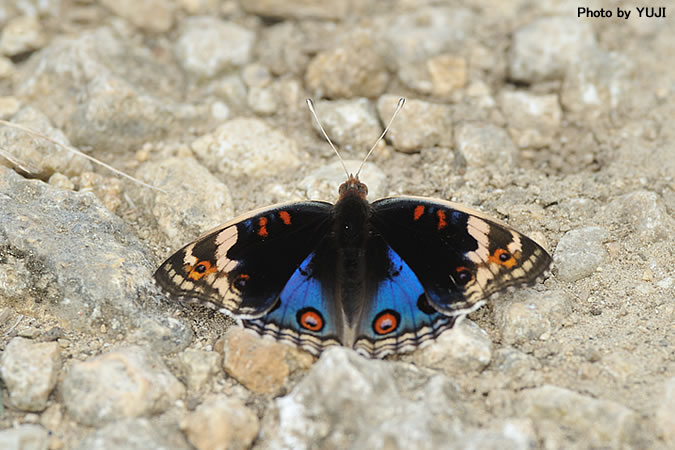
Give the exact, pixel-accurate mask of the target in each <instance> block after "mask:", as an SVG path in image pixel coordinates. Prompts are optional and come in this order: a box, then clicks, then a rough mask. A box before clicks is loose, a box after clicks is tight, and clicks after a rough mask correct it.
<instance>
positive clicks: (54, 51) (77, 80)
mask: <svg viewBox="0 0 675 450" xmlns="http://www.w3.org/2000/svg"><path fill="white" fill-rule="evenodd" d="M159 79H161V80H162V82H161V83H158V82H157V80H159ZM18 80H19V84H18V87H17V92H18V95H19V97H20V98H21V99H22V100H24V101H26V102H27V103H30V104H31V105H32V106H34V107H36V108H38V109H39V110H40V111H42V112H43V113H44V114H45V115H47V117H49V118H50V120H51V121H52V123H54V125H55V126H56V127H57V128H59V129H61V130H63V131H64V132H65V134H66V135H67V136H68V139H70V141H71V142H72V143H73V145H74V146H76V147H85V146H91V147H95V148H96V149H97V150H98V151H101V152H106V151H109V152H112V153H119V152H125V151H127V150H129V149H134V150H135V149H137V148H138V147H140V146H141V145H143V144H144V143H146V142H148V141H153V140H156V139H161V138H163V137H165V136H167V135H168V134H169V131H171V132H173V133H175V134H182V131H181V127H177V126H176V122H177V121H179V120H181V119H186V120H190V119H192V120H194V119H197V118H199V120H200V121H203V117H199V116H198V112H197V111H196V110H195V108H194V107H192V106H190V105H185V104H182V103H178V102H176V101H173V100H172V96H173V95H175V92H176V90H178V88H177V86H178V85H180V84H181V83H182V72H181V71H180V70H179V69H178V68H177V67H175V66H171V65H170V63H169V62H168V61H166V60H162V61H160V60H158V59H157V57H156V56H154V54H153V52H152V51H151V50H150V49H148V48H145V47H143V46H141V45H139V44H138V43H136V42H134V43H131V42H129V41H127V40H126V39H125V38H123V37H121V36H120V35H119V34H117V33H115V32H114V31H112V30H111V29H110V28H99V29H97V30H94V31H88V32H82V33H80V34H78V35H77V36H76V37H73V38H70V39H55V40H53V41H51V42H50V44H49V45H48V46H47V47H45V48H44V49H42V50H40V52H38V53H37V54H35V55H33V57H31V58H30V60H29V61H28V63H27V64H24V65H22V66H21V73H20V74H19V75H18Z"/></svg>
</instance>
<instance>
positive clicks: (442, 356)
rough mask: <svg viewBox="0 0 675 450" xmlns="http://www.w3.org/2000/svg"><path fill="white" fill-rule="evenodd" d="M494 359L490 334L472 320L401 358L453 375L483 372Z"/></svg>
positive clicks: (467, 320)
mask: <svg viewBox="0 0 675 450" xmlns="http://www.w3.org/2000/svg"><path fill="white" fill-rule="evenodd" d="M491 358H492V342H491V341H490V338H489V337H488V335H487V333H486V332H485V331H484V330H483V329H481V328H480V327H479V326H478V325H476V324H475V323H473V322H472V321H470V320H469V319H464V320H462V321H461V322H460V323H459V324H455V326H454V327H453V328H452V329H450V330H447V331H445V332H444V333H442V334H441V335H440V336H439V337H438V338H436V340H435V341H434V342H432V343H430V344H428V345H426V346H424V348H421V349H419V350H416V351H415V352H413V353H411V354H409V355H405V356H404V357H403V358H402V359H403V360H404V361H411V362H413V363H414V364H415V365H418V366H422V367H428V368H430V369H438V370H441V371H442V372H443V373H445V374H447V375H452V374H456V373H467V372H477V373H478V372H481V371H482V370H483V369H485V367H487V365H488V364H490V359H491Z"/></svg>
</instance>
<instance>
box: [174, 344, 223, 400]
mask: <svg viewBox="0 0 675 450" xmlns="http://www.w3.org/2000/svg"><path fill="white" fill-rule="evenodd" d="M221 366H222V357H221V356H220V354H219V353H217V352H213V351H206V350H195V349H192V348H188V349H185V350H184V351H183V352H181V353H180V354H179V355H178V370H179V371H180V374H181V379H182V380H183V381H184V382H185V384H186V385H187V388H188V389H189V390H191V391H200V390H202V389H204V388H205V387H206V386H207V385H208V383H209V381H211V379H212V378H213V376H214V375H216V374H217V373H219V372H220V368H221Z"/></svg>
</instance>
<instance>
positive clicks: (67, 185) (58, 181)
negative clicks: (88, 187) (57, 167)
mask: <svg viewBox="0 0 675 450" xmlns="http://www.w3.org/2000/svg"><path fill="white" fill-rule="evenodd" d="M47 183H49V185H50V186H54V187H57V188H60V189H67V190H69V191H73V190H75V183H73V182H72V181H71V180H70V178H68V177H67V176H65V175H64V174H62V173H58V172H57V173H55V174H54V175H52V176H51V177H49V180H48V181H47Z"/></svg>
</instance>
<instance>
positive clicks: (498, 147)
mask: <svg viewBox="0 0 675 450" xmlns="http://www.w3.org/2000/svg"><path fill="white" fill-rule="evenodd" d="M455 149H456V150H457V151H458V152H459V153H460V154H461V155H462V157H463V158H464V160H465V161H466V164H467V166H468V167H471V168H478V167H487V168H490V169H493V170H502V169H503V168H504V167H512V166H513V165H514V164H515V161H516V160H517V159H518V149H517V148H516V147H515V145H513V142H512V141H511V138H510V137H509V135H508V133H507V132H506V131H504V129H502V128H499V127H496V126H494V125H491V124H478V123H465V124H462V125H460V126H459V127H458V128H457V130H456V131H455Z"/></svg>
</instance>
